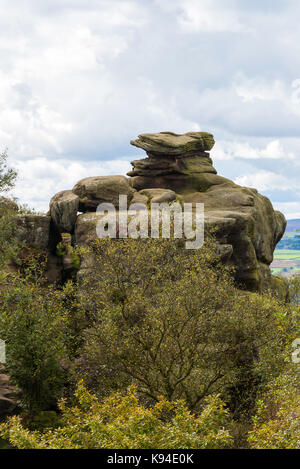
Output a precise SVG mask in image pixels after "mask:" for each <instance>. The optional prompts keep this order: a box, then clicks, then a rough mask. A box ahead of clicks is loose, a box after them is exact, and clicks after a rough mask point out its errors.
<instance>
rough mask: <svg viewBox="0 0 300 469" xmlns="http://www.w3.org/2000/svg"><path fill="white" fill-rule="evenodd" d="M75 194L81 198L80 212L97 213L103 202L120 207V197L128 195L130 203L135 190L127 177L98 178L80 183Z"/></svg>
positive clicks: (75, 187) (83, 180)
mask: <svg viewBox="0 0 300 469" xmlns="http://www.w3.org/2000/svg"><path fill="white" fill-rule="evenodd" d="M73 193H74V194H76V195H78V197H79V198H80V202H79V210H80V211H82V212H91V211H95V210H96V209H97V207H98V205H99V204H101V203H103V202H107V203H111V204H113V205H114V206H115V207H116V208H117V207H118V206H119V195H126V196H127V197H128V202H129V203H130V201H131V199H132V197H133V194H134V190H133V189H132V187H131V186H130V185H129V182H128V179H127V178H126V177H125V176H96V177H90V178H85V179H82V180H81V181H79V182H78V183H77V184H76V185H75V186H74V188H73Z"/></svg>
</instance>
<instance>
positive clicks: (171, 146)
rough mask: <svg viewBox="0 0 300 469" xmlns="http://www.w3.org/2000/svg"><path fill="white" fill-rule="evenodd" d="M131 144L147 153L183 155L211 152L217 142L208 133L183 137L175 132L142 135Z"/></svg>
mask: <svg viewBox="0 0 300 469" xmlns="http://www.w3.org/2000/svg"><path fill="white" fill-rule="evenodd" d="M130 143H131V145H134V146H136V147H139V148H142V149H143V150H145V151H147V152H155V153H159V154H162V155H163V154H166V155H182V154H184V153H188V152H193V151H197V152H203V151H206V150H208V151H209V150H211V149H212V147H213V146H214V144H215V141H214V137H213V135H212V134H209V133H207V132H188V133H186V134H182V135H179V134H175V133H173V132H160V133H157V134H141V135H139V136H138V138H137V139H136V140H132V141H131V142H130Z"/></svg>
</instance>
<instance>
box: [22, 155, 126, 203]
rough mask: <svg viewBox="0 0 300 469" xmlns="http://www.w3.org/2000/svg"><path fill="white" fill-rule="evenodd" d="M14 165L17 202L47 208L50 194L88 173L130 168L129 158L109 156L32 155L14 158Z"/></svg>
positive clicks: (121, 170)
mask: <svg viewBox="0 0 300 469" xmlns="http://www.w3.org/2000/svg"><path fill="white" fill-rule="evenodd" d="M14 167H15V168H16V169H17V170H18V172H19V179H18V183H17V185H16V188H15V190H14V194H15V195H16V197H19V198H20V200H21V202H23V203H24V202H26V203H27V204H28V206H29V207H34V208H36V209H38V210H41V211H47V209H48V205H49V201H50V199H51V197H52V196H53V195H54V194H56V193H57V192H59V191H61V190H68V189H72V188H73V186H74V185H75V184H76V183H77V182H78V181H79V180H80V179H83V178H85V177H89V176H106V175H109V174H126V172H128V171H129V170H130V169H131V166H130V163H129V161H126V160H113V161H103V162H101V163H86V164H84V163H80V162H74V161H69V160H49V159H47V158H35V159H32V160H26V161H18V162H15V163H14Z"/></svg>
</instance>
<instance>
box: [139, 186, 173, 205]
mask: <svg viewBox="0 0 300 469" xmlns="http://www.w3.org/2000/svg"><path fill="white" fill-rule="evenodd" d="M140 194H142V195H145V196H146V197H147V198H148V199H150V203H151V204H155V203H156V204H160V203H163V202H173V200H176V194H175V192H174V191H171V190H169V189H144V190H142V191H140Z"/></svg>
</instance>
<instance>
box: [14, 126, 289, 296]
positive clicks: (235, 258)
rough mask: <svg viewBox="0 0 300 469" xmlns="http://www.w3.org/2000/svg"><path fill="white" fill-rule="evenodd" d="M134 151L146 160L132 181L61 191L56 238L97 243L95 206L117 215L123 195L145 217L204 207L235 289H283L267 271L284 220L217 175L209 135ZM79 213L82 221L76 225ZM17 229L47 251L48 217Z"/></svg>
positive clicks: (55, 209)
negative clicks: (177, 207)
mask: <svg viewBox="0 0 300 469" xmlns="http://www.w3.org/2000/svg"><path fill="white" fill-rule="evenodd" d="M131 143H132V144H133V145H135V146H137V147H139V148H142V149H144V150H145V151H146V152H147V158H144V159H141V160H135V161H133V162H132V165H133V170H132V171H131V172H130V173H128V175H129V176H130V178H129V179H127V178H126V177H124V176H98V177H90V178H86V179H83V180H81V181H79V182H78V183H77V184H76V185H75V187H74V188H73V190H72V192H70V191H64V192H62V193H59V194H57V195H56V196H55V197H54V198H53V199H52V200H51V204H50V207H51V210H50V212H51V217H52V219H53V221H54V223H55V225H56V226H57V228H58V229H59V230H60V232H62V231H68V232H69V233H72V232H73V230H74V240H75V243H77V244H85V243H88V242H89V240H92V239H95V238H97V233H96V226H97V223H98V221H99V217H100V215H98V214H96V213H95V211H96V209H97V206H98V205H99V204H100V203H103V202H107V203H112V204H113V205H114V207H115V208H116V209H117V208H118V205H119V195H127V197H128V206H129V205H130V204H131V203H142V204H144V205H147V207H148V209H150V207H151V203H162V202H167V203H171V204H172V203H173V202H175V201H176V202H177V201H180V203H181V204H182V203H185V202H186V203H192V204H195V203H203V204H204V209H205V231H206V233H208V232H212V233H213V234H214V235H215V236H216V238H217V240H218V243H219V254H220V257H221V258H222V259H223V261H224V262H229V263H231V264H232V265H233V266H234V268H235V272H236V280H237V283H238V284H241V285H242V286H243V287H246V288H248V289H251V290H256V291H259V290H262V289H266V288H273V287H274V286H276V285H277V284H278V283H280V279H276V280H274V279H273V278H272V277H271V271H270V268H269V266H270V264H271V262H272V260H273V252H274V249H275V246H276V244H277V243H278V241H279V240H280V239H281V237H282V235H283V233H284V231H285V226H286V221H285V218H284V216H283V215H282V214H281V213H280V212H276V211H274V209H273V207H272V204H271V202H270V201H269V199H268V198H266V197H264V196H262V195H260V194H259V193H258V192H257V190H256V189H252V188H247V187H241V186H238V185H237V184H235V183H234V182H233V181H231V180H229V179H226V178H223V177H221V176H219V175H217V172H216V170H215V168H214V167H213V164H212V160H211V158H210V156H209V153H208V151H209V150H211V148H212V147H213V145H214V138H213V136H212V135H211V134H208V133H205V132H189V133H187V134H183V135H177V134H174V133H171V132H162V133H159V134H142V135H140V136H139V137H138V139H137V140H134V141H132V142H131ZM77 210H79V211H82V212H84V213H83V214H82V215H79V216H77V218H76V214H77ZM131 216H132V215H131ZM75 218H76V223H75V228H74V222H75ZM129 219H130V217H129ZM19 221H20V223H21V222H22V223H21V224H23V226H24V228H25V231H26V232H27V235H26V242H28V243H29V244H38V245H40V246H43V247H45V246H47V245H48V238H49V223H50V217H40V216H28V215H27V216H22V217H19ZM116 228H117V231H116V235H117V237H118V234H119V232H118V229H119V228H118V226H117V227H116ZM53 233H54V232H53V231H51V237H53V236H54V234H53ZM121 235H122V233H121ZM91 261H92V260H91V259H82V263H81V266H80V271H79V276H80V275H81V274H82V273H83V272H85V271H88V268H89V265H90V262H91ZM277 290H278V289H277ZM281 290H282V291H286V286H285V285H281ZM278 291H279V290H278Z"/></svg>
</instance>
